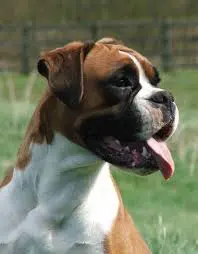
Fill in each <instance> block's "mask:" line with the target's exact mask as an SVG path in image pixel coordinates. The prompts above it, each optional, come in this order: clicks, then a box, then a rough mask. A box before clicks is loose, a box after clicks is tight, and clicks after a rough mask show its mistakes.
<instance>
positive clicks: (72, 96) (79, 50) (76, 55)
mask: <svg viewBox="0 0 198 254" xmlns="http://www.w3.org/2000/svg"><path fill="white" fill-rule="evenodd" d="M93 46H94V42H85V43H84V44H82V43H76V44H73V46H72V44H70V45H69V46H68V45H66V46H65V47H63V48H58V49H56V50H53V51H50V52H49V53H45V54H44V55H43V56H42V57H41V58H40V59H39V61H38V64H37V68H38V72H39V73H40V74H41V75H43V76H44V77H46V78H47V80H48V84H49V86H50V88H51V89H52V91H53V92H54V94H55V95H56V96H57V97H58V98H59V99H60V100H61V101H62V102H63V103H65V104H67V105H68V106H69V107H70V108H73V109H75V108H77V107H78V106H79V104H80V102H81V100H82V96H83V81H84V77H83V62H84V60H85V57H86V55H87V54H88V52H89V51H90V50H91V48H92V47H93Z"/></svg>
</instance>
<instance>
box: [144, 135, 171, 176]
mask: <svg viewBox="0 0 198 254" xmlns="http://www.w3.org/2000/svg"><path fill="white" fill-rule="evenodd" d="M147 144H148V146H149V147H150V149H151V151H152V153H153V156H154V157H155V159H156V161H157V163H158V166H159V168H160V171H161V172H162V175H163V176H164V178H165V180H168V179H169V178H170V177H171V176H172V175H173V173H174V168H175V165H174V161H173V158H172V156H171V153H170V151H169V149H168V147H167V145H166V143H165V142H158V141H157V140H155V139H154V138H150V139H149V140H147Z"/></svg>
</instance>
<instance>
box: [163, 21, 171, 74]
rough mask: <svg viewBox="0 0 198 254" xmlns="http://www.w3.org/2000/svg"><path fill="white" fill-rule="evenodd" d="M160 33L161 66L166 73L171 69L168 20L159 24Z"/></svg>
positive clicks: (169, 26)
mask: <svg viewBox="0 0 198 254" xmlns="http://www.w3.org/2000/svg"><path fill="white" fill-rule="evenodd" d="M160 32H161V34H160V41H161V43H160V45H161V66H162V69H163V70H164V71H165V72H168V71H170V70H171V69H172V67H173V52H172V51H173V48H172V31H171V22H169V21H168V20H163V21H162V22H161V29H160Z"/></svg>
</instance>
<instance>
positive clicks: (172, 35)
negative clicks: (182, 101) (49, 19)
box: [0, 20, 198, 73]
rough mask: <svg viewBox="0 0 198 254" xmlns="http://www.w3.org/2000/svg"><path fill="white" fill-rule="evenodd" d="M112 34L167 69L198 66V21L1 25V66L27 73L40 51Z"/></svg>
mask: <svg viewBox="0 0 198 254" xmlns="http://www.w3.org/2000/svg"><path fill="white" fill-rule="evenodd" d="M104 36H108V37H110V36H112V37H116V38H118V39H121V40H122V41H124V42H125V43H126V44H127V45H129V46H130V47H132V48H134V49H136V50H138V51H139V52H141V53H142V54H144V55H145V56H147V57H148V58H149V59H151V60H152V62H153V63H154V64H155V65H157V66H160V67H161V68H162V69H164V70H165V71H169V70H170V69H172V68H183V67H185V68H193V67H197V66H198V20H197V21H183V20H180V21H167V20H161V21H153V20H138V21H123V22H117V21H112V22H108V23H104V22H96V23H91V24H87V23H82V24H66V25H51V26H50V25H47V26H46V25H45V26H41V25H39V26H38V25H37V26H36V25H20V26H19V25H0V70H11V71H21V72H22V73H28V72H29V71H31V70H32V69H33V68H35V66H36V61H37V58H38V56H39V54H40V52H42V51H45V50H49V49H53V48H55V47H60V46H62V45H64V44H66V43H67V42H69V41H72V40H90V39H93V40H97V39H99V38H101V37H104Z"/></svg>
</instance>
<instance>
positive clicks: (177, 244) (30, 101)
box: [0, 70, 198, 254]
mask: <svg viewBox="0 0 198 254" xmlns="http://www.w3.org/2000/svg"><path fill="white" fill-rule="evenodd" d="M161 86H162V87H164V88H167V89H168V90H170V91H172V92H173V93H174V95H175V97H176V100H177V104H178V106H179V109H180V125H179V128H178V130H177V133H176V134H175V135H174V136H173V137H172V138H171V140H170V141H169V146H170V147H171V149H172V152H173V154H174V159H175V163H176V171H175V175H174V177H173V178H172V179H171V180H169V181H167V182H166V181H164V180H163V178H162V176H161V175H160V173H156V174H154V175H151V176H149V177H137V176H135V175H132V174H127V173H123V172H121V171H119V170H115V169H112V171H113V172H114V175H115V178H116V179H117V181H118V182H119V186H120V188H121V191H122V194H123V198H124V202H125V204H126V207H127V208H128V209H129V211H130V212H131V214H132V215H133V219H134V221H135V223H136V225H137V227H138V228H139V230H140V231H141V233H142V235H143V236H144V238H145V239H146V241H147V242H148V244H149V246H150V248H151V250H152V252H153V253H154V254H173V253H174V254H195V253H198V166H197V164H198V110H197V109H198V72H196V71H192V70H185V71H176V72H172V73H170V74H163V75H162V84H161ZM44 87H45V84H44V82H43V80H42V79H39V78H38V76H37V75H36V74H35V73H32V74H31V75H30V76H28V77H24V76H20V75H18V74H13V75H10V74H6V73H4V74H0V99H1V100H0V119H1V121H0V149H1V153H0V165H1V168H2V171H1V176H3V174H4V169H5V168H6V167H7V166H8V165H10V164H12V163H13V162H14V160H15V156H16V153H17V148H18V146H19V144H20V142H21V140H22V137H23V134H24V128H25V126H26V124H27V122H28V120H29V118H30V117H31V114H32V111H33V109H34V107H35V105H36V102H37V99H38V97H39V94H40V93H41V91H42V90H43V89H44Z"/></svg>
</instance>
